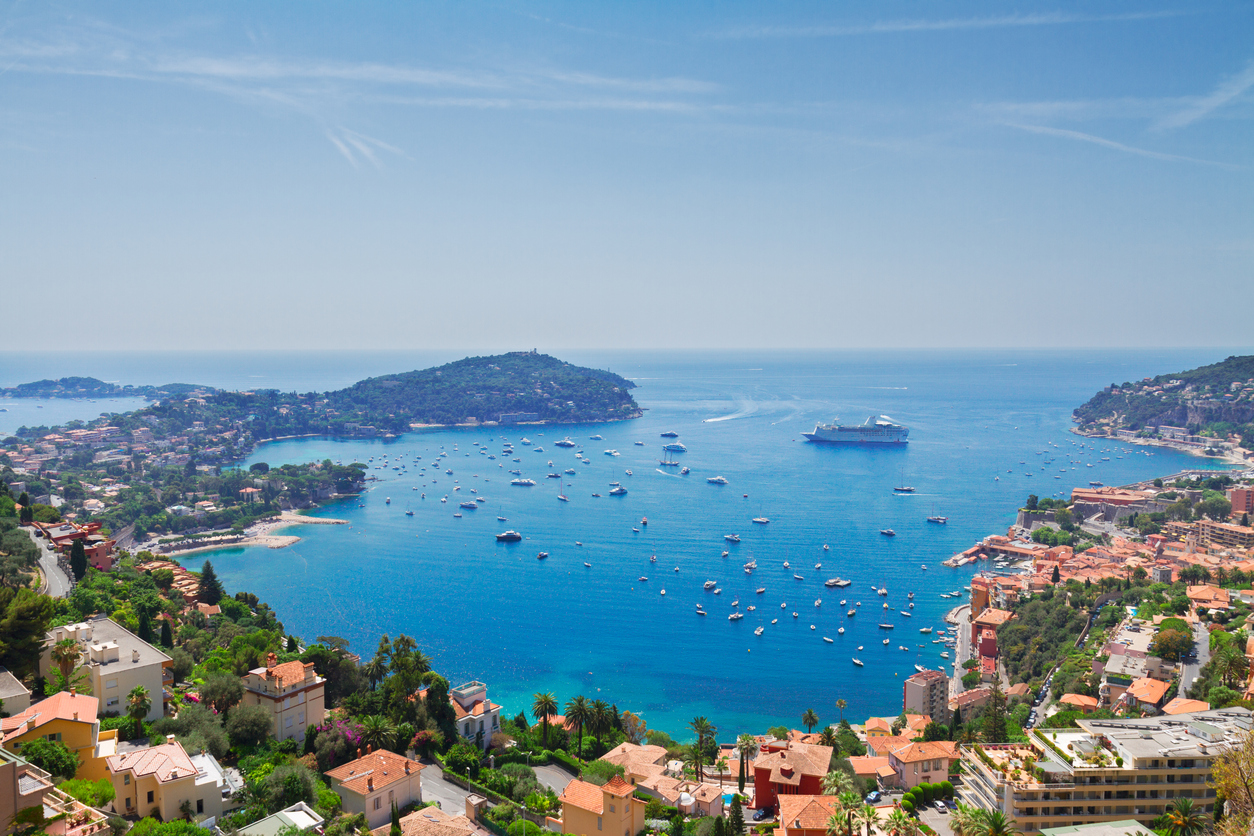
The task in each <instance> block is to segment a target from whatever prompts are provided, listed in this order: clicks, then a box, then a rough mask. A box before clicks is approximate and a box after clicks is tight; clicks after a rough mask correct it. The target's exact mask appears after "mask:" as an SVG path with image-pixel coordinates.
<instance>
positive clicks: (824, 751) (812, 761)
mask: <svg viewBox="0 0 1254 836" xmlns="http://www.w3.org/2000/svg"><path fill="white" fill-rule="evenodd" d="M831 760H832V747H830V746H811V745H809V744H807V743H792V742H790V743H789V744H788V748H786V749H783V750H781V751H777V752H770V753H768V754H764V755H759V756H758V757H757V759H756V760H754V762H753V768H754V769H755V770H757V769H766V770H770V773H771V778H770V779H771V781H772V783H776V784H788V785H790V786H791V785H800V783H801V776H802V775H817V776H819V777H822V776H824V775H826V774H827V768H828V766H829V764H830V763H831Z"/></svg>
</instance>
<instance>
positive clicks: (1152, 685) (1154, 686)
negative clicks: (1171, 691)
mask: <svg viewBox="0 0 1254 836" xmlns="http://www.w3.org/2000/svg"><path fill="white" fill-rule="evenodd" d="M1169 687H1170V684H1169V683H1167V682H1159V681H1158V680H1157V679H1150V678H1149V677H1142V678H1141V679H1138V680H1137V681H1136V682H1133V683H1132V684H1131V685H1129V686H1128V690H1127V694H1128V696H1130V697H1132V698H1133V699H1136V700H1139V701H1140V702H1148V703H1155V704H1157V703H1158V701H1159V700H1161V699H1162V698H1163V697H1164V696H1165V695H1166V693H1167V689H1168V688H1169Z"/></svg>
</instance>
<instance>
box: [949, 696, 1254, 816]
mask: <svg viewBox="0 0 1254 836" xmlns="http://www.w3.org/2000/svg"><path fill="white" fill-rule="evenodd" d="M1078 724H1079V726H1080V728H1079V729H1060V730H1056V731H1055V730H1033V731H1032V732H1031V733H1030V735H1029V738H1028V740H1029V742H1028V743H1027V744H1001V745H976V746H971V747H969V748H967V749H965V750H964V751H963V753H962V771H963V779H964V780H963V786H962V788H961V789H960V791H959V792H960V797H961V800H963V801H965V802H966V803H968V804H973V805H975V806H977V807H980V808H982V809H985V810H1000V811H1001V812H1002V813H1004V814H1005V815H1007V816H1009V817H1012V818H1013V819H1014V820H1015V822H1016V824H1017V826H1018V828H1019V829H1020V830H1021V831H1022V832H1023V833H1024V834H1036V833H1040V832H1041V831H1043V830H1046V829H1048V828H1060V827H1074V826H1079V825H1086V824H1094V823H1099V822H1114V821H1122V820H1125V819H1134V820H1136V821H1139V822H1141V823H1142V824H1146V825H1148V824H1149V823H1150V822H1152V821H1153V820H1154V819H1155V818H1157V817H1158V816H1160V815H1162V814H1163V812H1164V811H1165V810H1166V809H1167V806H1168V805H1169V804H1171V802H1172V801H1173V800H1174V799H1177V798H1191V799H1193V800H1194V804H1196V805H1197V806H1198V808H1199V809H1201V810H1202V811H1204V812H1206V813H1212V812H1214V806H1215V790H1214V789H1213V788H1211V787H1209V786H1207V783H1208V781H1209V779H1210V776H1211V768H1212V766H1213V764H1214V762H1215V760H1216V759H1217V758H1218V757H1219V756H1220V755H1221V754H1223V753H1224V752H1226V751H1228V750H1229V749H1230V748H1231V747H1233V746H1235V745H1239V741H1240V737H1241V736H1242V735H1243V734H1244V733H1245V732H1246V731H1248V730H1249V729H1250V728H1252V727H1254V714H1251V712H1250V711H1249V710H1248V709H1245V708H1226V709H1219V710H1214V711H1198V712H1193V713H1189V714H1177V715H1175V716H1170V715H1164V716H1161V717H1154V718H1148V719H1133V720H1088V719H1081V720H1079V721H1078Z"/></svg>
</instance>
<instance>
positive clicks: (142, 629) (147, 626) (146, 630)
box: [138, 610, 152, 644]
mask: <svg viewBox="0 0 1254 836" xmlns="http://www.w3.org/2000/svg"><path fill="white" fill-rule="evenodd" d="M138 635H139V638H140V641H146V642H148V643H149V644H152V622H151V621H149V620H148V611H147V610H142V611H141V612H140V613H139V631H138Z"/></svg>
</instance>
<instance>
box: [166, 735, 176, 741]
mask: <svg viewBox="0 0 1254 836" xmlns="http://www.w3.org/2000/svg"><path fill="white" fill-rule="evenodd" d="M165 742H166V743H173V742H174V735H172V734H167V735H166V736H165Z"/></svg>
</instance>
